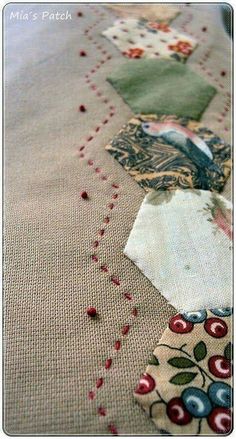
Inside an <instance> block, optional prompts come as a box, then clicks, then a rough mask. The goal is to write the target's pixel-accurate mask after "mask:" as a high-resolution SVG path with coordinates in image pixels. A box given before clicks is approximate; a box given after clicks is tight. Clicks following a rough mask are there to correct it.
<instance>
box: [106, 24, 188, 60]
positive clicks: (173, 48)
mask: <svg viewBox="0 0 236 439" xmlns="http://www.w3.org/2000/svg"><path fill="white" fill-rule="evenodd" d="M103 35H105V36H106V37H107V38H108V39H109V40H110V41H111V42H112V43H114V44H115V45H116V46H117V47H118V48H119V49H120V51H121V52H122V53H123V55H124V56H126V57H127V58H160V57H162V58H163V57H164V58H172V59H175V60H176V61H182V62H184V61H186V59H187V58H188V57H189V56H190V55H191V53H192V52H193V50H194V49H195V47H196V41H195V40H194V39H193V38H191V37H189V36H188V35H184V34H180V33H179V32H178V31H176V30H175V29H173V28H171V27H169V25H168V24H167V23H162V22H160V23H157V22H155V21H148V20H145V19H140V20H136V19H132V18H130V19H123V20H117V21H115V23H114V25H113V26H112V27H110V28H109V29H107V30H105V31H104V32H103Z"/></svg>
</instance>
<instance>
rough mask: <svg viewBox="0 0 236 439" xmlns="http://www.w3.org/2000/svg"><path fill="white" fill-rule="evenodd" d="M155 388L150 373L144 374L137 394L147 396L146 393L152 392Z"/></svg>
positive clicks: (136, 391)
mask: <svg viewBox="0 0 236 439" xmlns="http://www.w3.org/2000/svg"><path fill="white" fill-rule="evenodd" d="M154 388H155V381H154V379H153V378H152V377H151V375H149V374H148V373H144V374H143V375H142V376H141V378H140V381H139V384H138V387H137V388H136V390H135V393H138V394H139V395H145V394H146V393H149V392H152V390H153V389H154Z"/></svg>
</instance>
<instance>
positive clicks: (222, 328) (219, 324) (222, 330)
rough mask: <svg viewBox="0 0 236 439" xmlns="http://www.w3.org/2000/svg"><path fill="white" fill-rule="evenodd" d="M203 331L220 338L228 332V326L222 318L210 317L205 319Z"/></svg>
mask: <svg viewBox="0 0 236 439" xmlns="http://www.w3.org/2000/svg"><path fill="white" fill-rule="evenodd" d="M204 329H205V331H206V332H207V333H208V334H209V335H211V337H214V338H222V337H224V336H225V335H226V334H227V332H228V326H227V325H226V323H225V322H224V320H222V319H218V318H217V317H211V318H209V319H207V320H206V321H205V324H204Z"/></svg>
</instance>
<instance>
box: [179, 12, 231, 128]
mask: <svg viewBox="0 0 236 439" xmlns="http://www.w3.org/2000/svg"><path fill="white" fill-rule="evenodd" d="M192 18H193V17H191V19H190V20H189V21H186V23H185V22H184V23H183V24H182V26H181V28H182V29H183V30H185V32H188V29H187V28H186V26H187V24H189V22H190V21H192ZM202 30H203V29H202ZM204 30H205V31H206V30H207V28H204ZM192 35H193V36H195V37H196V35H194V34H192ZM200 41H201V42H202V43H205V42H207V41H206V40H205V39H202V38H201V37H200ZM209 57H210V50H209V49H207V51H206V52H205V54H204V55H203V56H202V58H201V61H200V62H199V66H200V68H201V70H203V71H204V72H206V74H207V75H208V76H210V77H211V78H212V79H213V81H214V82H215V83H216V84H217V85H218V86H219V87H220V88H221V89H222V90H225V86H224V84H222V83H219V79H218V78H217V77H215V76H214V75H213V73H212V72H211V71H210V70H208V69H207V68H206V67H205V65H204V63H205V62H206V61H207V60H208V58H209ZM224 73H225V71H223V75H222V71H221V72H220V76H225V74H224ZM228 94H229V93H228V92H227V93H225V96H228ZM221 116H222V114H221ZM216 117H217V122H219V123H223V122H224V117H226V114H225V115H224V116H222V117H221V118H219V116H216ZM224 131H229V128H228V127H224Z"/></svg>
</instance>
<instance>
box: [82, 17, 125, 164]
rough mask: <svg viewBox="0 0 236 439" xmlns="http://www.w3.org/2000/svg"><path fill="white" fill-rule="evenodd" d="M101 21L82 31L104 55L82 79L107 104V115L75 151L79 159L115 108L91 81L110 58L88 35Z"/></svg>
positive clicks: (112, 114)
mask: <svg viewBox="0 0 236 439" xmlns="http://www.w3.org/2000/svg"><path fill="white" fill-rule="evenodd" d="M99 15H100V16H101V17H103V16H104V14H103V13H102V14H99ZM100 21H101V20H97V21H95V23H94V24H93V25H91V26H89V27H87V28H86V29H85V31H84V34H85V35H86V36H87V39H88V40H89V41H90V42H91V43H92V44H94V45H95V47H96V48H97V49H98V50H100V51H101V53H102V55H106V57H105V58H102V59H101V60H100V61H98V62H96V64H95V66H94V67H93V68H92V69H90V71H89V72H88V73H86V74H85V76H84V79H85V83H86V84H88V85H89V88H90V89H91V90H92V91H93V92H94V94H95V96H96V97H98V98H99V99H101V100H102V102H103V103H104V104H109V108H108V113H107V114H106V116H105V117H104V118H103V119H102V121H101V122H100V123H99V124H97V125H96V126H95V127H94V129H93V131H92V132H91V133H90V134H89V135H88V137H87V139H86V140H85V142H84V143H83V144H82V145H80V146H79V147H78V149H77V155H78V156H79V158H81V159H82V158H84V157H85V154H84V150H85V148H86V146H87V145H88V144H89V143H90V142H91V141H92V140H93V139H94V138H95V136H96V135H97V134H98V133H99V131H100V130H101V129H102V127H104V125H106V124H108V123H109V121H110V119H111V118H112V117H113V116H114V115H115V112H116V108H115V106H114V105H110V100H109V99H108V98H107V97H106V96H105V95H104V93H103V92H102V91H101V90H100V89H99V88H98V87H97V85H96V84H95V82H94V81H93V80H92V79H91V76H92V75H94V73H96V72H97V70H98V69H99V68H100V67H101V66H102V65H103V64H105V63H106V62H107V61H108V60H110V59H111V58H112V57H111V55H110V54H108V52H107V51H106V50H104V49H103V47H102V46H101V45H100V44H99V43H97V41H96V40H95V39H94V38H93V37H92V36H91V35H90V31H91V30H93V29H94V27H95V26H96V25H97V24H99V23H100Z"/></svg>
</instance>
